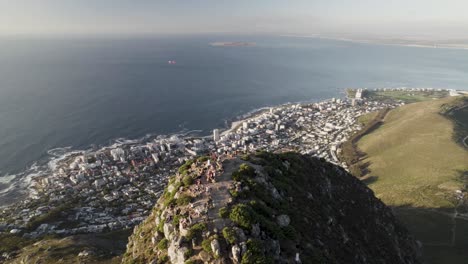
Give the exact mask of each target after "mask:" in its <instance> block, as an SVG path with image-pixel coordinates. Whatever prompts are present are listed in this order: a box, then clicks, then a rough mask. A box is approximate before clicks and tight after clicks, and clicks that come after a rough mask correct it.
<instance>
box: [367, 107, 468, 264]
mask: <svg viewBox="0 0 468 264" xmlns="http://www.w3.org/2000/svg"><path fill="white" fill-rule="evenodd" d="M453 100H454V98H444V99H441V100H437V101H429V102H422V103H417V104H410V105H406V106H404V107H401V108H399V109H395V110H393V111H391V112H390V113H389V114H388V115H387V117H386V119H385V122H384V125H383V126H381V127H380V128H379V129H377V130H376V131H374V132H373V133H371V134H369V135H367V136H365V137H364V138H362V139H361V140H360V141H359V142H358V147H359V148H360V149H361V150H363V151H364V152H366V153H367V157H368V158H366V160H364V161H363V162H370V163H371V165H370V167H369V168H370V171H371V175H373V176H375V177H374V179H376V180H375V181H373V182H372V183H370V184H369V187H370V188H371V189H373V190H374V192H375V194H376V196H378V197H379V198H381V199H382V200H383V201H384V202H385V203H386V204H387V205H390V206H396V207H395V212H396V214H397V217H398V218H399V219H400V220H401V221H402V222H404V223H405V225H406V226H407V227H408V228H409V229H410V231H411V232H412V233H413V234H414V235H415V237H416V238H417V239H418V240H420V241H422V242H423V245H424V256H425V259H426V261H427V263H431V264H439V263H441V264H442V263H466V259H468V252H467V251H466V246H467V245H468V237H467V236H466V230H468V221H466V220H461V219H456V220H454V218H453V214H452V213H453V209H448V208H453V207H455V206H456V205H455V201H454V200H453V199H452V196H453V191H454V190H456V189H463V182H462V180H461V179H460V176H461V171H463V170H465V171H468V151H466V150H464V149H463V147H462V146H461V144H457V143H456V142H455V141H454V137H453V135H454V124H453V123H452V121H451V120H449V119H448V118H445V117H444V116H442V115H440V114H438V112H439V110H440V106H441V105H442V104H444V103H452V102H453ZM457 121H460V120H457ZM398 206H403V207H398ZM441 208H444V209H442V210H441ZM460 209H461V208H460V207H458V211H460Z"/></svg>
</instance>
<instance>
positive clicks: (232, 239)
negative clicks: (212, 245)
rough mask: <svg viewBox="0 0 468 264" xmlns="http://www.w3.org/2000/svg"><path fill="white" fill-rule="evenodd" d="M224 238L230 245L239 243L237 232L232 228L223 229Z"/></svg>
mask: <svg viewBox="0 0 468 264" xmlns="http://www.w3.org/2000/svg"><path fill="white" fill-rule="evenodd" d="M223 237H224V238H225V239H226V241H227V242H229V244H231V245H232V244H235V243H236V241H237V236H236V231H234V229H232V228H230V227H225V228H224V229H223Z"/></svg>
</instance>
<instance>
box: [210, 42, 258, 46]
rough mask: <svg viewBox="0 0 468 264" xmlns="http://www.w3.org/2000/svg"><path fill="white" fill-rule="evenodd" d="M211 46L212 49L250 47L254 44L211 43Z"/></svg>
mask: <svg viewBox="0 0 468 264" xmlns="http://www.w3.org/2000/svg"><path fill="white" fill-rule="evenodd" d="M210 45H211V46H214V47H252V46H255V45H256V44H255V43H254V42H242V41H237V42H212V43H210Z"/></svg>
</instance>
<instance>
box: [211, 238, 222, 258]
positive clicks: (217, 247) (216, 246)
mask: <svg viewBox="0 0 468 264" xmlns="http://www.w3.org/2000/svg"><path fill="white" fill-rule="evenodd" d="M211 250H212V251H213V254H214V255H215V257H219V256H221V246H220V245H219V241H218V239H213V240H211Z"/></svg>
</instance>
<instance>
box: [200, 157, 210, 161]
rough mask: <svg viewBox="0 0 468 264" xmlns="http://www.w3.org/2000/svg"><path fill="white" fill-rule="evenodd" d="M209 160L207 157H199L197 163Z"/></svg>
mask: <svg viewBox="0 0 468 264" xmlns="http://www.w3.org/2000/svg"><path fill="white" fill-rule="evenodd" d="M209 159H210V158H209V157H207V156H201V157H199V158H198V159H197V161H198V162H205V161H207V160H209Z"/></svg>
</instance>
